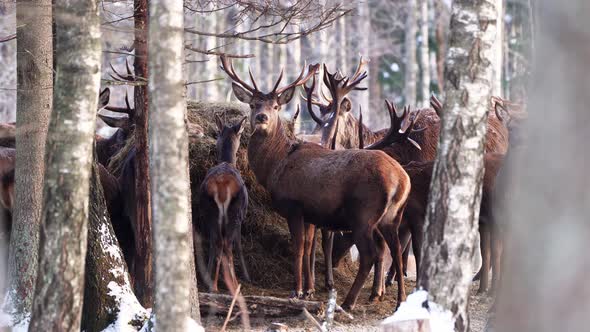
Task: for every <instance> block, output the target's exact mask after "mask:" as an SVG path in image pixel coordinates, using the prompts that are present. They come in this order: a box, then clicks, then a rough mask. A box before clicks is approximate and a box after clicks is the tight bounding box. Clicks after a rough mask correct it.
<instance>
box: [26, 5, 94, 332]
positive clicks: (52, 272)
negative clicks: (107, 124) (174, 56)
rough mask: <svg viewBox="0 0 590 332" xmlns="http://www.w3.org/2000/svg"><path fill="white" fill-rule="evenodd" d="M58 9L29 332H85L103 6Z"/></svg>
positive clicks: (56, 6)
mask: <svg viewBox="0 0 590 332" xmlns="http://www.w3.org/2000/svg"><path fill="white" fill-rule="evenodd" d="M54 6H55V11H54V14H55V26H56V44H55V45H56V53H55V59H56V67H55V72H56V79H55V89H54V96H53V109H54V112H53V113H52V116H51V122H50V125H49V130H48V133H47V149H46V154H45V160H46V162H47V163H46V165H47V167H46V168H45V171H46V174H45V186H44V188H43V213H42V217H43V219H42V224H41V232H40V251H39V256H40V257H39V273H38V276H37V283H36V288H35V298H34V301H33V312H32V316H31V325H30V330H31V331H80V317H81V313H82V297H83V291H84V287H83V286H84V265H85V257H86V239H87V231H88V230H87V226H88V225H87V220H88V193H89V181H90V173H91V166H92V144H93V140H94V129H95V124H96V106H97V101H98V90H99V87H100V60H101V52H100V50H101V44H100V36H101V34H100V22H99V17H98V3H97V1H95V0H56V1H55V5H54Z"/></svg>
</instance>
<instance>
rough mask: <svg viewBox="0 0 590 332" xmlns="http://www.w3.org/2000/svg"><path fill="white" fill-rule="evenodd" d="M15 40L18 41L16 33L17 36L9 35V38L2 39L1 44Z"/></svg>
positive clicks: (0, 39)
mask: <svg viewBox="0 0 590 332" xmlns="http://www.w3.org/2000/svg"><path fill="white" fill-rule="evenodd" d="M13 39H16V33H15V34H12V35H8V36H6V37H2V38H0V43H4V42H7V41H11V40H13Z"/></svg>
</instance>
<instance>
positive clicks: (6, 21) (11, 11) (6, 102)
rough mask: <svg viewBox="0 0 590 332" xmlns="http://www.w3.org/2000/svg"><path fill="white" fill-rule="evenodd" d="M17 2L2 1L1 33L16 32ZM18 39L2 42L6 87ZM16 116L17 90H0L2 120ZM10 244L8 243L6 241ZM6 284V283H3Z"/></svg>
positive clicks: (12, 79) (12, 76) (12, 77)
mask: <svg viewBox="0 0 590 332" xmlns="http://www.w3.org/2000/svg"><path fill="white" fill-rule="evenodd" d="M15 14H16V4H15V3H14V1H0V21H1V22H0V35H2V36H9V35H11V34H13V33H14V29H15V27H16V26H17V24H16V15H15ZM16 48H17V45H16V40H13V41H6V42H3V43H0V68H3V69H4V70H3V71H2V72H0V81H2V83H3V85H4V86H6V87H13V86H16V83H17V82H16V70H15V69H16ZM15 118H16V91H15V90H12V89H6V90H0V121H1V122H12V121H15ZM6 245H8V243H6ZM2 285H4V283H2Z"/></svg>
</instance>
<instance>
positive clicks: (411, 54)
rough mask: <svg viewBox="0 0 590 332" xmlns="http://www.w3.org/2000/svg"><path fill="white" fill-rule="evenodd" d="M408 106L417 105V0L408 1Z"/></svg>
mask: <svg viewBox="0 0 590 332" xmlns="http://www.w3.org/2000/svg"><path fill="white" fill-rule="evenodd" d="M405 48H406V81H405V89H404V94H405V97H406V98H405V101H406V104H409V105H414V106H415V105H416V80H417V76H418V68H417V64H416V0H408V18H407V20H406V37H405Z"/></svg>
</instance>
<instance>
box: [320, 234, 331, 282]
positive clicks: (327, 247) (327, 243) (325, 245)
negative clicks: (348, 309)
mask: <svg viewBox="0 0 590 332" xmlns="http://www.w3.org/2000/svg"><path fill="white" fill-rule="evenodd" d="M333 246H334V232H330V231H328V230H325V229H322V249H323V251H324V262H325V265H326V289H327V290H332V289H334V272H333V268H332V249H333Z"/></svg>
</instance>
